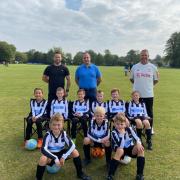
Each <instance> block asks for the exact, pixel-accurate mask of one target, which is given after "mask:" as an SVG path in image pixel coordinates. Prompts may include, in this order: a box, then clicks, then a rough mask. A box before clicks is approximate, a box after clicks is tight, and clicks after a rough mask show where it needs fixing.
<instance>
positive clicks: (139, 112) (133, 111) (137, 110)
mask: <svg viewBox="0 0 180 180" xmlns="http://www.w3.org/2000/svg"><path fill="white" fill-rule="evenodd" d="M142 116H143V117H148V115H147V110H146V105H145V104H144V103H143V102H139V103H138V104H136V103H135V102H134V101H130V102H129V105H128V118H129V119H133V118H135V117H142Z"/></svg>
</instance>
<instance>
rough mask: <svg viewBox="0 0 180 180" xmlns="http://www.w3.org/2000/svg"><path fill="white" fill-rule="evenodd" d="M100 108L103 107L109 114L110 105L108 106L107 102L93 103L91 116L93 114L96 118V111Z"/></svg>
mask: <svg viewBox="0 0 180 180" xmlns="http://www.w3.org/2000/svg"><path fill="white" fill-rule="evenodd" d="M98 106H100V107H103V108H104V109H105V112H106V113H107V112H108V104H107V102H98V101H93V102H92V105H91V114H92V116H94V112H95V109H96V107H98Z"/></svg>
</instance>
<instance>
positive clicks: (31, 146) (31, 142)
mask: <svg viewBox="0 0 180 180" xmlns="http://www.w3.org/2000/svg"><path fill="white" fill-rule="evenodd" d="M25 148H26V149H28V150H34V149H36V148H37V141H36V140H35V139H29V140H27V141H26V144H25Z"/></svg>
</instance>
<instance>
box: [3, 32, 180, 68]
mask: <svg viewBox="0 0 180 180" xmlns="http://www.w3.org/2000/svg"><path fill="white" fill-rule="evenodd" d="M57 50H58V51H61V52H62V54H63V63H65V64H67V65H80V64H81V63H82V55H83V52H81V51H79V52H77V53H76V54H75V56H74V57H72V54H71V53H66V52H64V51H63V50H62V49H61V48H60V47H54V48H52V49H50V50H49V51H48V52H47V53H44V52H40V51H37V50H35V49H31V50H29V51H27V52H19V51H16V47H15V46H14V45H12V44H8V43H7V42H5V41H0V63H4V62H6V63H7V62H8V63H37V64H52V62H53V55H54V52H55V51H57ZM87 52H89V54H90V55H91V61H92V63H95V64H96V65H103V66H123V65H125V64H127V63H133V64H135V63H137V62H139V58H140V51H139V50H133V49H131V50H129V51H128V52H127V54H126V56H118V55H116V54H112V53H111V52H110V50H108V49H106V50H105V51H104V53H103V54H102V53H96V52H95V51H93V50H87ZM164 52H165V56H163V57H161V56H160V55H157V56H156V57H155V58H154V59H151V61H152V62H153V63H155V64H157V65H158V66H170V67H180V32H175V33H173V34H172V35H171V37H170V38H169V39H168V40H167V42H166V46H165V49H164Z"/></svg>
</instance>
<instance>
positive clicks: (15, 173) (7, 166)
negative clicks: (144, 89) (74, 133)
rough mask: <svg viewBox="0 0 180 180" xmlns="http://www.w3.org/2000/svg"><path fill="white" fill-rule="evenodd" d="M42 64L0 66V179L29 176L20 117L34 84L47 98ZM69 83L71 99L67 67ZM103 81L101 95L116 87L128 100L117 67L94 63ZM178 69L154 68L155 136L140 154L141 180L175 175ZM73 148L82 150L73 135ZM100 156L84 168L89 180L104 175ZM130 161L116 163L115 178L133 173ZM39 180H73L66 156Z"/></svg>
mask: <svg viewBox="0 0 180 180" xmlns="http://www.w3.org/2000/svg"><path fill="white" fill-rule="evenodd" d="M44 68H45V66H44V65H10V66H9V67H8V68H7V67H3V66H0V129H1V130H0V147H1V148H0V179H1V180H12V179H13V180H32V179H35V178H34V177H35V172H36V165H37V162H38V160H39V157H40V152H39V150H36V151H27V150H25V149H24V148H23V147H22V144H23V117H24V116H26V115H27V114H28V112H29V99H30V98H31V97H32V95H33V89H34V88H35V87H42V88H43V89H44V91H45V97H47V84H45V83H43V82H42V81H41V76H42V73H43V70H44ZM69 68H70V72H71V77H72V86H71V89H70V95H69V99H75V98H76V90H77V86H76V85H75V83H74V72H75V69H76V67H69ZM100 69H101V71H102V74H103V82H102V83H101V85H100V88H101V89H103V90H104V92H105V98H106V99H109V98H110V90H111V88H113V87H117V88H120V90H121V93H122V98H123V99H125V100H129V99H130V92H131V84H130V82H129V80H128V77H125V76H124V74H123V68H122V67H100ZM179 82H180V70H177V69H160V82H159V84H157V85H156V87H155V104H154V113H155V118H154V119H155V124H154V128H155V133H156V134H155V136H154V137H153V148H154V150H153V151H152V152H147V151H146V153H145V156H146V166H145V173H144V174H145V177H146V179H147V180H157V179H158V180H159V179H162V180H164V179H167V180H168V179H169V180H170V179H180V130H179V129H180V108H179V107H180V90H179V89H180V83H179ZM77 148H78V150H79V151H80V154H81V156H82V157H83V153H82V138H80V137H79V139H78V147H77ZM104 165H105V160H104V159H100V160H93V163H92V164H91V165H90V166H88V168H87V169H86V172H87V173H88V174H89V175H91V176H92V179H93V180H97V179H98V180H101V179H105V176H106V174H107V172H106V169H105V166H104ZM135 165H136V161H135V160H133V161H132V162H131V164H129V165H127V166H121V167H119V168H118V171H117V173H116V178H117V179H123V180H133V179H134V177H135V174H136V166H135ZM44 179H52V180H53V179H66V180H74V179H76V173H75V169H74V166H73V164H72V160H69V161H67V162H66V163H65V166H64V167H63V169H61V171H60V172H59V173H58V174H55V175H49V174H47V173H45V175H44Z"/></svg>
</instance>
